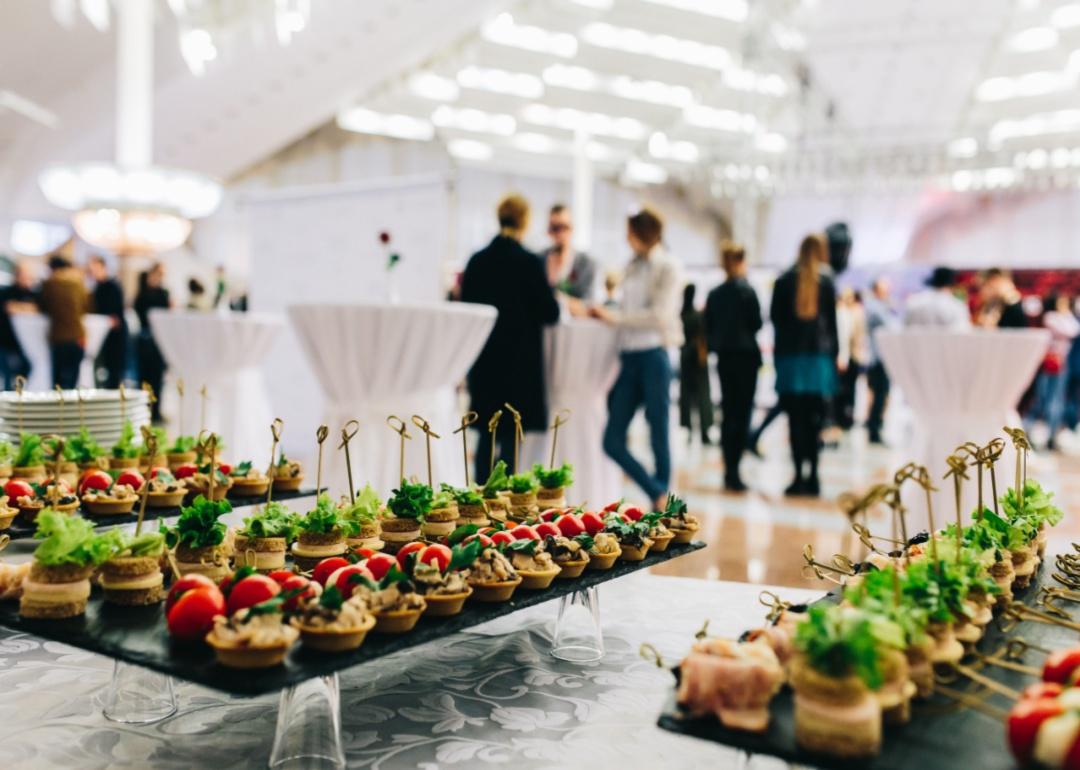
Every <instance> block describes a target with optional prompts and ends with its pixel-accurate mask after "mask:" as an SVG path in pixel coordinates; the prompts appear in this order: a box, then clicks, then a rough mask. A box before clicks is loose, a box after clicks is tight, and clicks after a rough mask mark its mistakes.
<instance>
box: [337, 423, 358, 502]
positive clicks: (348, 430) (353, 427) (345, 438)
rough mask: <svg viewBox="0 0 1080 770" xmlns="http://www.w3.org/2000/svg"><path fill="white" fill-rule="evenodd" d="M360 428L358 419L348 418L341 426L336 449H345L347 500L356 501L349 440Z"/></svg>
mask: <svg viewBox="0 0 1080 770" xmlns="http://www.w3.org/2000/svg"><path fill="white" fill-rule="evenodd" d="M358 430H360V422H359V420H349V421H348V422H347V423H345V425H344V426H343V427H342V428H341V444H340V446H338V449H344V450H345V474H346V475H347V476H348V477H349V500H350V501H351V502H354V503H355V502H356V490H355V489H354V488H353V478H352V460H351V459H350V457H349V442H350V441H352V438H353V436H355V435H356V432H357V431H358Z"/></svg>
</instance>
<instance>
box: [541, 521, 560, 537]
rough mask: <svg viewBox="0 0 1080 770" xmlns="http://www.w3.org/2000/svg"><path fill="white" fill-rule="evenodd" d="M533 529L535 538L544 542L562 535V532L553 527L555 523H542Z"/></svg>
mask: <svg viewBox="0 0 1080 770" xmlns="http://www.w3.org/2000/svg"><path fill="white" fill-rule="evenodd" d="M535 529H536V536H537V537H538V538H540V539H541V540H545V539H547V538H549V537H558V536H559V535H561V534H562V530H560V529H559V528H558V527H557V526H555V523H554V522H551V521H542V522H540V523H539V524H537V525H536V528H535Z"/></svg>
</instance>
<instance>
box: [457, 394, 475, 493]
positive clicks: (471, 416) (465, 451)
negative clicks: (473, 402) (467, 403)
mask: <svg viewBox="0 0 1080 770" xmlns="http://www.w3.org/2000/svg"><path fill="white" fill-rule="evenodd" d="M479 419H480V415H478V414H477V413H476V412H471V411H470V412H466V413H465V414H464V415H462V417H461V427H460V428H457V429H456V430H455V431H454V433H460V434H461V455H462V459H463V461H464V463H465V488H466V489H468V488H469V437H468V435H466V433H465V429H466V428H468V427H469V426H470V425H472V424H473V423H475V422H476V421H477V420H479Z"/></svg>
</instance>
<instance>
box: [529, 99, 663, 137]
mask: <svg viewBox="0 0 1080 770" xmlns="http://www.w3.org/2000/svg"><path fill="white" fill-rule="evenodd" d="M521 117H522V119H523V120H524V121H525V122H527V123H532V124H534V125H537V126H548V127H552V128H561V129H564V130H566V131H578V130H582V131H585V132H586V133H587V134H590V135H592V136H612V137H615V138H618V139H625V140H627V141H631V142H632V141H638V140H640V139H644V138H645V134H646V131H647V129H646V127H645V124H644V123H642V122H641V121H639V120H635V119H634V118H627V117H617V116H612V115H605V114H603V113H599V112H586V111H584V110H577V109H573V108H570V107H551V106H549V105H547V104H530V105H528V106H527V107H525V109H523V110H522V111H521Z"/></svg>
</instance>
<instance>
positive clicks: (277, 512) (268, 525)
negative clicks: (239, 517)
mask: <svg viewBox="0 0 1080 770" xmlns="http://www.w3.org/2000/svg"><path fill="white" fill-rule="evenodd" d="M296 534H297V523H296V515H295V514H294V513H293V512H292V511H290V510H289V509H288V508H286V507H285V506H284V505H282V504H281V503H279V502H275V501H272V502H269V503H267V504H266V505H265V506H263V507H261V508H256V509H255V512H254V513H253V514H252V515H251V516H249V517H247V518H246V519H244V524H243V526H242V527H241V528H240V530H239V531H238V532H237V533H236V539H235V540H234V541H233V549H234V556H233V562H234V564H235V565H236V566H237V567H252V568H254V569H256V570H259V571H260V572H271V571H273V570H279V569H284V568H285V553H286V551H287V550H288V548H289V544H290V543H292V541H293V540H295V539H296Z"/></svg>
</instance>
